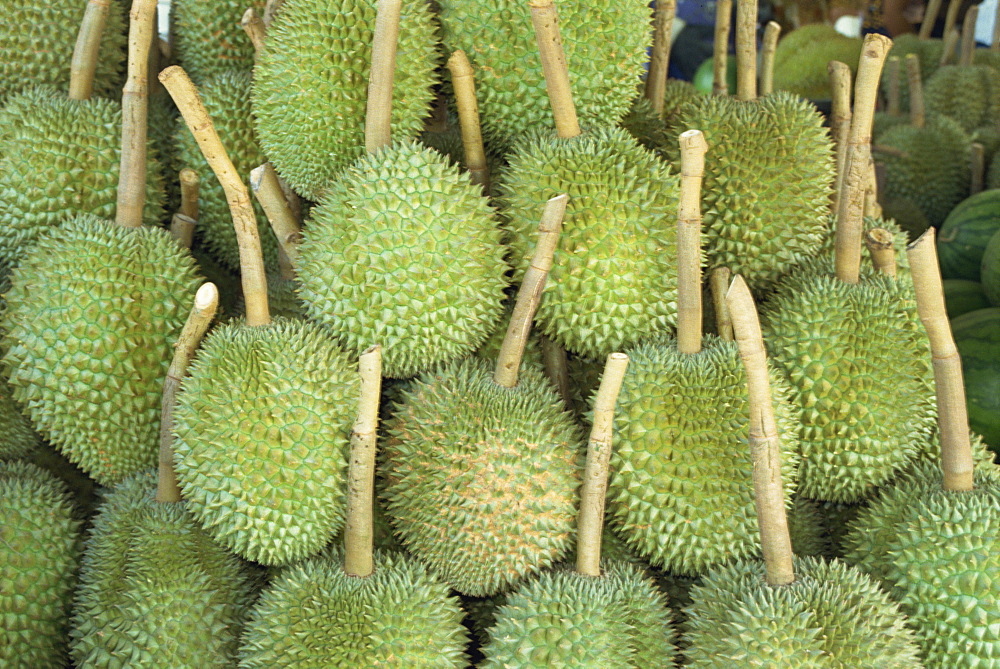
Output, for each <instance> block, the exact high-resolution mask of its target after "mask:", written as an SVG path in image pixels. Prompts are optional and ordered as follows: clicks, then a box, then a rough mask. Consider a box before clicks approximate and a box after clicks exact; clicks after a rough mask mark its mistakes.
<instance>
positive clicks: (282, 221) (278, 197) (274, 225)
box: [250, 162, 302, 281]
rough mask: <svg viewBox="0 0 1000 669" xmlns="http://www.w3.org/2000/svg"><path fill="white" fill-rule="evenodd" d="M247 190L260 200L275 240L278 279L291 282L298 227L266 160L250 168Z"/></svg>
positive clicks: (299, 233)
mask: <svg viewBox="0 0 1000 669" xmlns="http://www.w3.org/2000/svg"><path fill="white" fill-rule="evenodd" d="M250 190H252V191H253V194H254V197H256V198H257V202H259V203H260V207H261V209H263V210H264V215H265V216H266V217H267V221H268V223H270V224H271V230H273V231H274V236H275V238H276V239H277V240H278V265H279V268H280V271H281V278H282V279H284V280H286V281H291V280H292V279H294V278H295V263H296V262H297V261H298V257H299V243H300V242H301V241H302V229H301V228H300V227H299V222H298V220H297V219H296V218H295V215H294V214H293V213H292V209H291V207H290V206H288V200H286V199H285V193H284V191H282V189H281V183H280V182H279V181H278V173H277V172H275V171H274V166H273V165H272V164H271V163H269V162H267V163H264V164H263V165H259V166H258V167H255V168H253V169H252V170H251V171H250Z"/></svg>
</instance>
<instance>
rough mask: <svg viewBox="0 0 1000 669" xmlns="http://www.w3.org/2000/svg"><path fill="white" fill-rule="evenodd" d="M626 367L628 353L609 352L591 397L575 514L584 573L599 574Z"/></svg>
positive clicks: (578, 562) (578, 553) (578, 552)
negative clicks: (590, 424) (617, 409)
mask: <svg viewBox="0 0 1000 669" xmlns="http://www.w3.org/2000/svg"><path fill="white" fill-rule="evenodd" d="M627 367H628V356H627V355H625V354H624V353H612V354H611V355H609V356H608V359H607V361H606V362H605V363H604V374H603V375H602V376H601V385H600V387H599V388H598V389H597V396H596V397H595V398H594V421H593V427H592V428H591V430H590V441H589V442H588V444H587V464H586V465H585V467H584V472H583V486H582V487H581V489H580V515H579V516H578V517H577V540H576V541H577V543H576V571H577V573H579V574H581V575H583V576H600V575H601V532H602V530H603V529H604V501H605V498H606V496H607V490H608V461H609V460H610V458H611V442H612V437H613V433H614V422H615V405H616V404H617V403H618V394H619V392H621V388H622V381H624V379H625V369H626V368H627Z"/></svg>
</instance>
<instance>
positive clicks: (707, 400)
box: [608, 335, 799, 576]
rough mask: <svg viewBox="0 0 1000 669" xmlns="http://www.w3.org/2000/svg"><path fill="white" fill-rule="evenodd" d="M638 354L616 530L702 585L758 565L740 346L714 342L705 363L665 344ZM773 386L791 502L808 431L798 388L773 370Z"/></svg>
mask: <svg viewBox="0 0 1000 669" xmlns="http://www.w3.org/2000/svg"><path fill="white" fill-rule="evenodd" d="M628 354H629V366H628V369H627V370H626V372H625V380H624V382H623V384H622V390H621V393H620V394H619V397H618V404H617V409H616V411H615V447H614V449H613V450H612V453H611V472H612V474H611V477H610V480H609V482H608V510H609V520H608V522H609V523H611V524H612V525H613V526H614V528H615V531H616V532H617V533H618V534H619V535H620V536H621V537H622V538H623V539H624V540H625V541H626V542H627V543H628V545H629V546H630V547H631V548H632V549H633V550H635V551H636V552H637V553H639V555H641V556H643V557H644V558H646V559H647V560H649V561H650V563H651V564H653V565H654V566H656V567H660V568H662V569H665V570H667V571H670V572H672V573H675V574H680V575H687V576H695V575H698V574H702V573H704V572H705V571H707V570H708V569H710V568H711V567H713V566H714V565H717V564H720V563H723V562H726V561H729V560H732V559H734V558H743V557H750V556H754V555H757V554H758V552H759V551H760V538H759V530H758V527H757V514H756V510H755V507H754V494H753V478H752V470H753V467H752V463H751V462H750V447H749V446H748V445H747V440H746V434H747V430H748V426H749V416H750V414H749V407H748V405H747V399H746V373H745V371H744V367H743V363H742V361H741V360H740V355H739V349H738V347H737V346H736V343H735V342H731V341H723V340H721V339H719V338H717V337H715V336H712V335H708V336H706V337H704V338H703V348H702V350H701V351H700V352H699V353H695V354H686V353H680V352H678V351H677V345H676V341H675V340H674V339H673V338H664V339H663V340H661V341H655V342H648V343H644V344H642V345H640V346H638V347H636V348H634V349H631V350H630V351H629V352H628ZM771 384H772V389H773V390H774V392H775V396H776V397H777V398H778V401H776V402H775V411H776V414H777V420H778V426H779V431H780V432H781V434H782V435H783V438H782V448H783V453H782V467H783V470H784V471H783V481H784V483H785V486H786V490H787V491H788V494H789V496H790V494H791V491H792V490H793V489H794V483H795V479H796V466H797V460H798V456H797V451H798V443H797V439H796V433H797V432H798V430H799V424H798V422H797V416H796V411H795V408H794V407H793V406H792V405H791V404H790V403H789V401H788V394H789V389H788V384H787V382H786V381H785V380H784V378H782V377H781V376H780V375H779V374H778V373H777V371H776V370H773V369H772V373H771Z"/></svg>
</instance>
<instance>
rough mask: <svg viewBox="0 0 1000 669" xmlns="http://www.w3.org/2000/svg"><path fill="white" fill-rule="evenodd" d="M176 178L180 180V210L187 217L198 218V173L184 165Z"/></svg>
mask: <svg viewBox="0 0 1000 669" xmlns="http://www.w3.org/2000/svg"><path fill="white" fill-rule="evenodd" d="M178 179H179V181H180V182H181V209H180V212H181V213H182V214H184V215H185V216H187V217H189V218H193V219H194V220H196V221H197V220H198V190H199V186H200V181H201V180H200V178H199V177H198V173H197V172H196V171H194V170H193V169H191V168H190V167H185V168H183V169H182V170H181V171H180V174H179V175H178Z"/></svg>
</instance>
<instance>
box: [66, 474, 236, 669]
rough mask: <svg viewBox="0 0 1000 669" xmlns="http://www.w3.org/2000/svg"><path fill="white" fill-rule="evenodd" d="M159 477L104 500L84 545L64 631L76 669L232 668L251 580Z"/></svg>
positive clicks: (129, 484)
mask: <svg viewBox="0 0 1000 669" xmlns="http://www.w3.org/2000/svg"><path fill="white" fill-rule="evenodd" d="M155 491H156V475H155V473H154V472H149V471H147V472H140V473H138V474H136V475H135V476H132V477H130V478H128V479H126V480H125V481H123V482H121V483H120V484H119V485H118V486H116V487H115V488H114V489H113V490H111V491H110V492H109V493H108V495H107V498H106V500H105V502H104V504H103V505H102V506H101V509H100V512H99V513H98V515H97V516H96V517H95V518H94V525H93V528H92V529H91V532H90V534H89V536H88V538H87V542H86V548H85V552H84V557H83V563H82V566H81V569H80V587H79V588H78V590H77V593H76V599H75V602H74V609H73V622H72V625H73V626H72V630H71V654H72V658H73V660H74V661H75V662H76V666H78V667H81V669H82V668H84V667H107V668H114V669H124V668H125V667H139V666H163V665H168V666H172V667H218V668H220V669H221V668H222V667H231V666H232V665H233V663H234V662H235V656H236V650H237V648H238V643H239V640H238V635H239V633H240V630H241V628H242V625H243V620H244V619H245V617H246V613H247V611H248V608H249V605H250V603H251V601H252V592H251V586H252V585H253V583H254V580H255V579H254V578H253V576H252V575H251V573H250V572H249V570H248V569H247V568H246V567H245V566H244V565H243V564H242V563H241V562H240V561H239V560H238V559H237V558H236V557H235V556H233V555H232V554H231V553H230V552H228V551H226V550H224V549H223V548H222V547H220V546H218V545H217V544H216V543H214V542H213V541H212V539H211V538H210V537H209V536H208V534H206V533H205V532H204V531H203V530H202V529H201V528H200V527H198V525H197V523H196V522H195V521H194V519H193V518H192V517H191V515H190V514H189V513H188V512H187V510H186V508H185V506H186V505H184V504H181V503H178V504H161V503H157V502H156V501H155V499H154V495H155Z"/></svg>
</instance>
